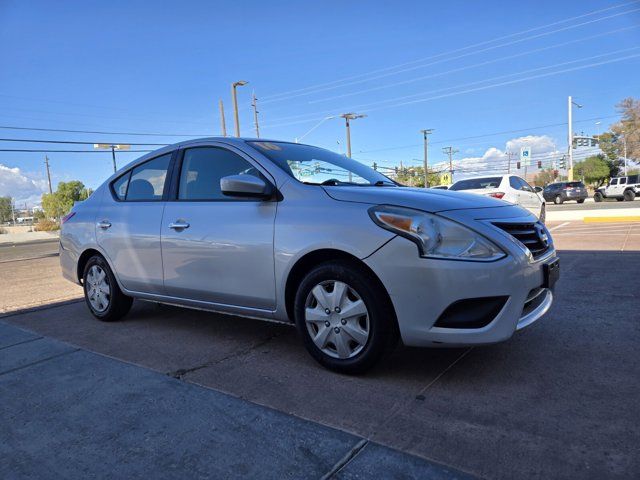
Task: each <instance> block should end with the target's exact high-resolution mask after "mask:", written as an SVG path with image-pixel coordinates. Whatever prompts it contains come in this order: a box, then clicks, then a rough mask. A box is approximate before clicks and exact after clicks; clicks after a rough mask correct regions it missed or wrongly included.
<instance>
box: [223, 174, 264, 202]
mask: <svg viewBox="0 0 640 480" xmlns="http://www.w3.org/2000/svg"><path fill="white" fill-rule="evenodd" d="M220 190H222V193H223V194H224V195H228V196H230V197H258V198H268V197H270V196H271V195H272V193H273V189H272V187H271V185H269V184H267V183H266V182H265V181H264V180H262V179H261V178H258V177H254V176H253V175H229V176H227V177H223V178H221V179H220Z"/></svg>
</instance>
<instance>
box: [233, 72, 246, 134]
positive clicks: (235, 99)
mask: <svg viewBox="0 0 640 480" xmlns="http://www.w3.org/2000/svg"><path fill="white" fill-rule="evenodd" d="M247 83H249V82H246V81H244V80H240V81H238V82H233V83H232V84H231V99H232V101H233V116H234V120H235V127H236V137H239V136H240V118H239V117H238V97H237V95H236V88H237V87H242V86H243V85H246V84H247Z"/></svg>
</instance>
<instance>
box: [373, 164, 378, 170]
mask: <svg viewBox="0 0 640 480" xmlns="http://www.w3.org/2000/svg"><path fill="white" fill-rule="evenodd" d="M373 169H374V170H378V164H377V163H376V162H373Z"/></svg>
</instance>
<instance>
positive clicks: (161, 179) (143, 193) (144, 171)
mask: <svg viewBox="0 0 640 480" xmlns="http://www.w3.org/2000/svg"><path fill="white" fill-rule="evenodd" d="M170 161H171V154H170V153H168V154H166V155H162V156H161V157H157V158H154V159H153V160H149V161H148V162H145V163H143V164H142V165H138V166H137V167H136V168H134V169H133V170H132V171H131V180H129V187H128V188H127V197H126V199H127V200H161V199H162V192H163V191H164V184H165V180H166V178H167V170H168V168H169V162H170Z"/></svg>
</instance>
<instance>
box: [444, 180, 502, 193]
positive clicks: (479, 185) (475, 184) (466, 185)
mask: <svg viewBox="0 0 640 480" xmlns="http://www.w3.org/2000/svg"><path fill="white" fill-rule="evenodd" d="M501 182H502V177H485V178H470V179H468V180H460V181H459V182H456V183H454V184H453V185H451V188H449V190H477V189H483V188H498V187H499V186H500V183H501Z"/></svg>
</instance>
